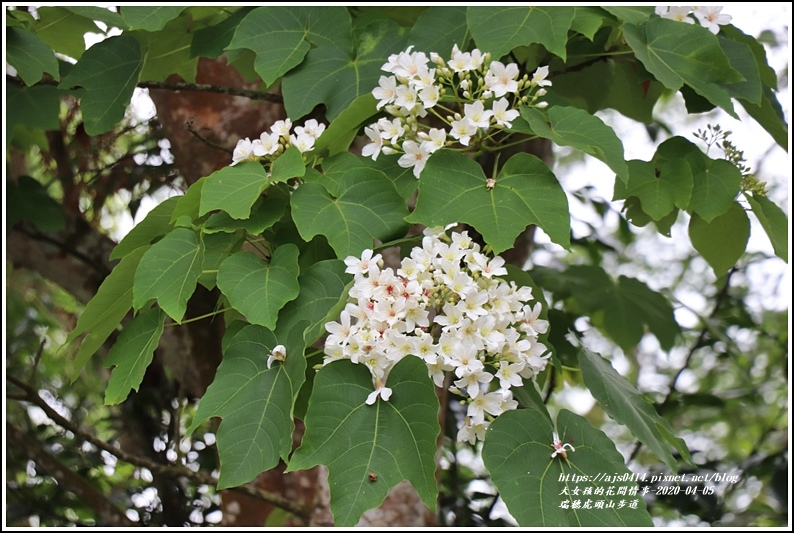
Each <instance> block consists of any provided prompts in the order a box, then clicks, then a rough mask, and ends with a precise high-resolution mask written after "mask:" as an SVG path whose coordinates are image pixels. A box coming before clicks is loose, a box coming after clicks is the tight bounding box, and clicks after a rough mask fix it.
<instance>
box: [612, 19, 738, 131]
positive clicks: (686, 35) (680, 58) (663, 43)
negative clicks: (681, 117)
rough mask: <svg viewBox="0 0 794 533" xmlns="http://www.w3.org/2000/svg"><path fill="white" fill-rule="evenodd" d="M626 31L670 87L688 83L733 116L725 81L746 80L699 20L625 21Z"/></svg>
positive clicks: (644, 59)
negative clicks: (691, 21) (685, 22)
mask: <svg viewBox="0 0 794 533" xmlns="http://www.w3.org/2000/svg"><path fill="white" fill-rule="evenodd" d="M622 28H623V35H624V36H625V38H626V42H627V43H628V45H629V46H630V47H631V49H632V50H633V51H634V54H635V55H636V56H637V59H639V60H640V61H642V64H643V65H644V66H645V68H646V69H648V71H649V72H650V73H652V74H653V75H654V76H656V79H658V80H659V81H660V82H662V83H663V84H664V86H665V87H667V88H668V89H673V90H678V89H680V88H681V86H682V85H683V84H684V83H686V84H687V85H689V86H690V87H692V88H693V89H694V90H695V91H696V92H697V93H698V94H700V95H701V96H704V97H705V98H707V99H708V100H709V101H710V102H712V103H713V104H714V105H717V106H720V107H721V108H723V109H724V110H725V111H726V112H728V113H729V114H730V115H731V116H732V117H734V118H737V119H738V118H739V117H738V116H737V115H736V113H735V111H734V110H733V104H732V103H731V97H730V95H729V94H728V92H727V91H726V90H725V89H723V88H722V87H720V85H719V84H722V83H733V82H739V81H743V78H742V75H741V74H739V72H737V71H736V70H734V69H733V68H732V67H731V64H730V62H729V61H728V58H727V57H726V56H725V53H724V52H723V51H722V49H721V48H720V45H719V41H718V40H717V37H716V36H715V35H713V34H712V33H711V32H710V31H709V30H707V29H706V28H702V27H700V26H698V25H696V24H681V23H680V22H677V21H674V20H668V19H663V18H661V17H659V18H652V19H650V20H649V21H648V22H647V23H646V24H644V25H640V26H637V25H634V24H624V25H623V26H622Z"/></svg>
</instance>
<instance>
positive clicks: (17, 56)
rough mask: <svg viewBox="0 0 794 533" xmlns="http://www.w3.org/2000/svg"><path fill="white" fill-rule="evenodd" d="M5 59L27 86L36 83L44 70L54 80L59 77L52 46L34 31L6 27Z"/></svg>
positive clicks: (56, 60)
mask: <svg viewBox="0 0 794 533" xmlns="http://www.w3.org/2000/svg"><path fill="white" fill-rule="evenodd" d="M6 61H7V62H8V64H9V65H11V66H12V67H14V69H15V70H16V71H17V74H19V77H20V78H22V81H24V82H25V85H27V86H31V85H33V84H34V83H38V82H39V81H40V80H41V78H42V77H43V76H44V73H45V72H46V73H48V74H50V75H52V77H53V78H55V79H56V80H57V79H58V78H60V73H59V68H58V59H57V58H56V57H55V54H54V53H53V51H52V48H50V47H49V45H48V44H47V43H45V42H44V41H42V40H41V39H40V38H39V37H37V36H36V35H35V34H34V33H32V32H29V31H28V30H25V29H22V28H14V27H8V28H7V29H6Z"/></svg>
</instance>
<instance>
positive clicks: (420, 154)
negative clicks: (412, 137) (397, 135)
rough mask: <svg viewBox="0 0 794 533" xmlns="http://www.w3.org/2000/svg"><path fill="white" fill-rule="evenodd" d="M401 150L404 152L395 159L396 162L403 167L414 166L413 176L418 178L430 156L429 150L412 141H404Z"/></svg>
mask: <svg viewBox="0 0 794 533" xmlns="http://www.w3.org/2000/svg"><path fill="white" fill-rule="evenodd" d="M403 151H404V152H405V154H404V155H403V156H402V157H400V159H398V160H397V164H398V165H400V166H401V167H403V168H411V167H414V176H415V177H416V179H419V175H420V174H421V173H422V170H423V169H424V168H425V164H426V163H427V160H428V159H429V158H430V152H429V151H427V149H426V148H425V147H423V146H421V145H419V144H417V143H416V142H414V141H405V142H404V143H403Z"/></svg>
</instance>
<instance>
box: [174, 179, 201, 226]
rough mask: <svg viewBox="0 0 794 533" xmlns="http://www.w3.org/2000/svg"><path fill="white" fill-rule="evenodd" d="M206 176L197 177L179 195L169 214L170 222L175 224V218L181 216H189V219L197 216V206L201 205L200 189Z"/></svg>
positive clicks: (194, 218)
mask: <svg viewBox="0 0 794 533" xmlns="http://www.w3.org/2000/svg"><path fill="white" fill-rule="evenodd" d="M207 177H208V176H205V177H203V178H199V179H198V181H196V182H195V183H194V184H193V185H191V186H190V187H188V189H187V191H185V194H183V195H182V196H179V197H178V198H179V200H178V201H177V204H176V207H174V212H173V214H172V215H171V223H172V224H175V223H176V221H177V220H179V219H180V218H183V217H187V218H189V219H190V220H191V221H193V220H196V219H197V218H198V217H199V207H200V206H201V191H202V189H203V188H204V184H205V183H207Z"/></svg>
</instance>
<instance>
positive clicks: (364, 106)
mask: <svg viewBox="0 0 794 533" xmlns="http://www.w3.org/2000/svg"><path fill="white" fill-rule="evenodd" d="M376 104H377V102H376V101H375V97H374V96H372V94H371V93H367V94H363V95H361V96H359V97H358V98H356V99H355V100H353V102H352V103H351V104H350V105H349V106H348V107H347V108H346V109H345V110H344V111H342V112H341V113H339V114H338V115H337V116H336V118H334V120H332V121H331V123H330V124H329V125H328V128H327V129H326V130H325V131H324V132H323V134H322V135H321V136H320V138H319V139H317V142H316V143H315V144H314V152H315V153H317V154H323V153H324V152H325V153H326V155H327V156H328V157H331V156H333V155H336V154H338V153H342V152H346V151H347V150H348V148H350V145H351V144H352V142H353V139H355V137H356V135H357V134H358V130H359V129H360V128H361V125H362V124H364V123H365V122H367V120H368V119H369V118H370V117H371V116H372V115H374V114H376V113H377V110H376V109H375V106H376Z"/></svg>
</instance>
